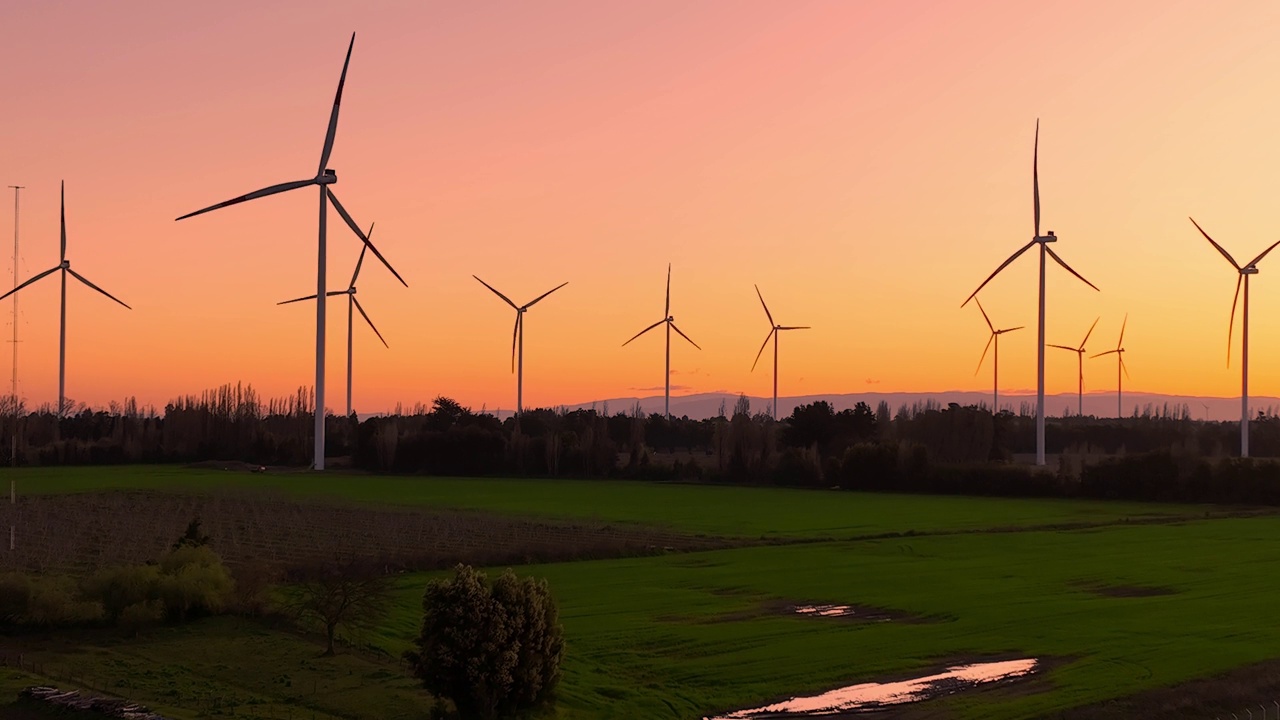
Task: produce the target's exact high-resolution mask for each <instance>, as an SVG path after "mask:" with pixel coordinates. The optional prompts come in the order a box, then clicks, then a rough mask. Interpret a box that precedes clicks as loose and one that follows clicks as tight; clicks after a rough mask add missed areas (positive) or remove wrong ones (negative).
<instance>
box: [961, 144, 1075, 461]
mask: <svg viewBox="0 0 1280 720" xmlns="http://www.w3.org/2000/svg"><path fill="white" fill-rule="evenodd" d="M1031 192H1032V200H1033V203H1034V209H1035V235H1034V236H1033V237H1032V238H1031V242H1029V243H1027V244H1026V245H1023V246H1022V248H1021V249H1020V250H1018V251H1017V252H1015V253H1014V254H1012V255H1010V256H1009V259H1008V260H1005V261H1004V262H1003V263H1001V264H1000V267H998V268H996V271H995V272H993V273H991V275H990V276H988V277H987V279H986V280H983V281H982V284H981V285H979V286H978V289H977V290H974V291H973V294H972V295H970V296H969V297H968V298H967V299H966V300H965V301H964V302H963V303H960V307H964V306H965V305H968V304H969V300H972V299H973V298H974V297H975V296H976V295H977V294H978V291H980V290H982V288H984V287H986V286H987V283H989V282H991V280H992V279H993V278H994V277H995V276H996V275H999V274H1000V271H1001V270H1004V269H1005V268H1006V267H1008V266H1009V264H1010V263H1012V262H1013V261H1014V260H1017V259H1018V257H1019V256H1020V255H1022V254H1023V253H1025V252H1026V251H1028V250H1030V249H1031V248H1032V247H1034V246H1036V245H1039V246H1040V336H1039V339H1038V340H1037V342H1036V350H1037V359H1036V368H1037V369H1036V376H1037V379H1036V464H1037V465H1044V348H1045V343H1044V274H1045V256H1046V255H1047V256H1048V257H1051V258H1053V260H1054V262H1056V263H1058V264H1059V265H1061V266H1062V267H1063V268H1065V269H1066V271H1067V272H1069V273H1071V274H1072V275H1075V276H1076V277H1077V278H1079V279H1080V281H1081V282H1083V283H1084V284H1085V285H1088V286H1089V287H1091V288H1093V289H1094V290H1097V289H1098V288H1097V286H1096V285H1094V284H1093V283H1091V282H1089V281H1088V280H1085V279H1084V276H1082V275H1081V274H1080V273H1078V272H1076V271H1075V270H1072V269H1071V266H1070V265H1068V264H1067V263H1066V262H1064V261H1063V259H1062V258H1060V257H1058V254H1057V253H1055V252H1054V251H1053V248H1051V247H1049V243H1052V242H1057V241H1058V238H1057V236H1055V235H1054V234H1053V231H1052V230H1050V231H1049V233H1048V234H1047V235H1041V234H1040V121H1039V120H1036V139H1035V149H1034V152H1033V154H1032V156H1031Z"/></svg>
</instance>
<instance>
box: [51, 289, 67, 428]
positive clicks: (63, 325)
mask: <svg viewBox="0 0 1280 720" xmlns="http://www.w3.org/2000/svg"><path fill="white" fill-rule="evenodd" d="M66 410H67V269H66V268H63V269H62V306H61V310H60V311H59V318H58V426H57V427H58V429H57V431H55V433H54V435H55V437H56V436H58V435H59V433H61V426H62V415H63V413H65V412H66Z"/></svg>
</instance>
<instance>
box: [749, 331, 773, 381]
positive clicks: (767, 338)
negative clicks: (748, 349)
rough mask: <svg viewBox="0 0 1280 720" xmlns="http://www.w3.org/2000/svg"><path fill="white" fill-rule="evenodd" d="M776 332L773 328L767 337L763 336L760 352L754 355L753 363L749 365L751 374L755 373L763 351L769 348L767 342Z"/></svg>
mask: <svg viewBox="0 0 1280 720" xmlns="http://www.w3.org/2000/svg"><path fill="white" fill-rule="evenodd" d="M776 332H778V329H777V328H773V329H771V330H770V331H769V334H768V335H765V336H764V343H762V344H761V345H760V352H758V353H756V359H755V361H754V362H752V363H751V372H755V371H756V365H758V364H759V363H760V356H761V355H763V354H764V349H765V348H767V347H769V340H770V339H771V338H772V337H773V334H774V333H776Z"/></svg>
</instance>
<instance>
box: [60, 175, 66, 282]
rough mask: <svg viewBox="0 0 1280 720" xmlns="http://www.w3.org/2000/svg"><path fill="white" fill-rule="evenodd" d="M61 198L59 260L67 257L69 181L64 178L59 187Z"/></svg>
mask: <svg viewBox="0 0 1280 720" xmlns="http://www.w3.org/2000/svg"><path fill="white" fill-rule="evenodd" d="M58 197H59V200H60V203H59V208H58V227H59V228H60V229H61V236H62V249H61V250H59V251H58V262H59V263H61V262H62V261H63V260H66V259H67V181H66V180H63V181H62V184H61V186H60V187H59V189H58Z"/></svg>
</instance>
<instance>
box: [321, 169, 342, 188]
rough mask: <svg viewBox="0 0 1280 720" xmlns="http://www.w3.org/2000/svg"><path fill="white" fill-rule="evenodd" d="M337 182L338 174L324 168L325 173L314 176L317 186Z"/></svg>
mask: <svg viewBox="0 0 1280 720" xmlns="http://www.w3.org/2000/svg"><path fill="white" fill-rule="evenodd" d="M336 182H338V174H337V173H336V172H334V171H333V170H330V169H328V168H325V171H324V172H322V173H320V174H319V175H317V176H316V184H317V185H332V184H334V183H336Z"/></svg>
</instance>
